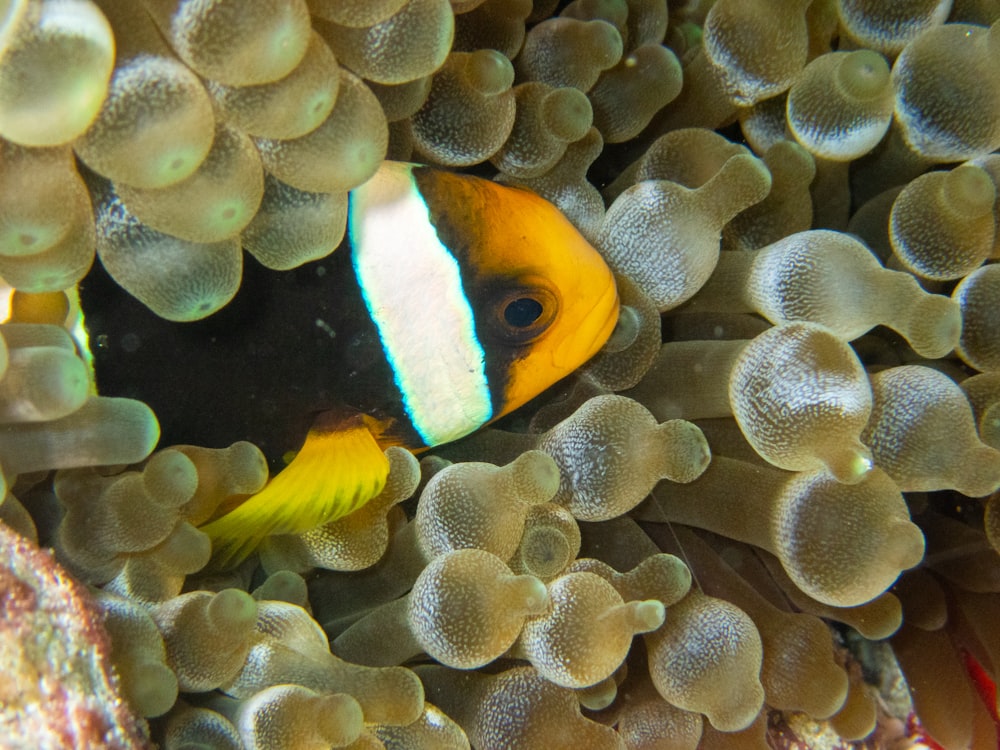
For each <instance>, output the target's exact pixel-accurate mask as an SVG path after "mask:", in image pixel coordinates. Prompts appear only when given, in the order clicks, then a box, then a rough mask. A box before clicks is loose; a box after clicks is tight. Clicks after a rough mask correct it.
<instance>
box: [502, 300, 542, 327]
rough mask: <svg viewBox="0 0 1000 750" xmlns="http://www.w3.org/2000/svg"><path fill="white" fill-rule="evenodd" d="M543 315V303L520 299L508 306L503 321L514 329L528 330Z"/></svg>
mask: <svg viewBox="0 0 1000 750" xmlns="http://www.w3.org/2000/svg"><path fill="white" fill-rule="evenodd" d="M541 315H542V303H541V302H539V301H538V300H536V299H532V298H531V297H518V298H517V299H516V300H513V301H511V302H509V303H508V304H507V307H506V308H504V311H503V319H504V320H506V321H507V323H508V324H510V325H512V326H513V327H514V328H527V327H528V326H530V325H531V324H532V323H534V322H535V321H536V320H538V319H539V318H540V317H541Z"/></svg>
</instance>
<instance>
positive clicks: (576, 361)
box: [554, 271, 620, 375]
mask: <svg viewBox="0 0 1000 750" xmlns="http://www.w3.org/2000/svg"><path fill="white" fill-rule="evenodd" d="M577 304H578V305H580V304H581V303H580V302H578V303H577ZM619 309H620V301H619V299H618V287H617V286H616V285H615V279H614V276H613V275H612V274H611V273H610V271H609V272H608V283H607V285H606V286H605V287H604V290H603V291H602V292H601V294H600V296H599V297H598V298H597V299H596V301H594V302H593V303H592V305H591V307H590V309H589V310H587V311H586V313H585V314H584V315H583V317H582V318H581V320H580V322H579V324H577V325H576V326H574V327H573V328H572V330H570V331H568V332H567V335H566V338H565V339H564V340H563V341H562V343H560V344H559V346H558V347H557V348H556V350H555V352H554V362H555V364H556V366H557V367H561V368H562V369H564V370H565V371H566V374H567V375H568V374H569V373H571V372H573V371H574V370H576V369H577V368H579V367H580V366H582V365H583V364H584V363H585V362H587V361H588V360H590V359H591V358H592V357H593V356H594V355H595V354H597V353H598V352H599V351H600V350H601V349H602V348H603V347H604V345H605V344H606V343H607V341H608V339H609V338H610V337H611V333H612V332H613V331H614V330H615V326H616V325H617V324H618V312H619Z"/></svg>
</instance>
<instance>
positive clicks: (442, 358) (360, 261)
mask: <svg viewBox="0 0 1000 750" xmlns="http://www.w3.org/2000/svg"><path fill="white" fill-rule="evenodd" d="M411 170H412V165H409V164H403V163H399V162H385V163H383V165H382V167H381V168H380V169H379V171H378V172H377V173H376V174H375V176H374V177H372V178H371V179H370V180H369V181H368V182H366V183H365V184H364V185H362V186H360V187H358V188H356V189H355V190H354V191H353V192H352V193H351V211H350V218H349V222H350V227H349V229H350V233H351V244H352V253H353V263H354V270H355V273H356V275H357V278H358V283H359V284H360V285H361V290H362V292H363V294H364V298H365V303H366V304H367V305H368V313H369V314H370V315H371V318H372V320H373V321H374V322H375V325H376V326H377V327H378V332H379V337H380V338H381V340H382V348H383V350H384V351H385V355H386V358H387V359H388V361H389V364H390V365H391V366H392V369H393V372H394V373H395V379H396V385H397V386H398V387H399V390H400V392H401V393H402V394H403V402H404V406H405V408H406V411H407V414H408V415H409V416H410V421H411V422H412V423H413V426H414V428H415V429H416V430H417V432H418V433H419V434H420V436H421V438H422V439H423V441H424V443H425V444H427V445H438V444H440V443H445V442H448V441H449V440H454V439H456V438H459V437H461V436H463V435H467V434H468V433H470V432H472V431H474V430H476V429H478V428H479V427H481V426H482V425H483V424H484V423H486V422H487V421H489V419H490V417H491V416H492V412H493V408H492V405H491V402H490V392H489V384H488V382H487V379H486V366H485V355H484V353H483V348H482V346H481V345H480V344H479V341H478V339H477V338H476V330H475V323H474V318H473V313H472V308H471V306H470V305H469V301H468V299H466V297H465V293H464V291H463V289H462V278H461V271H460V269H459V266H458V262H457V261H456V260H455V258H454V256H453V255H452V254H451V252H450V251H449V250H448V248H447V247H445V246H444V245H442V244H441V241H440V240H439V239H438V236H437V233H436V232H435V230H434V227H433V226H432V225H431V223H430V221H429V219H428V208H427V205H426V203H425V202H424V200H423V198H422V196H421V195H420V191H419V190H418V188H417V185H416V181H415V180H414V178H413V173H412V171H411Z"/></svg>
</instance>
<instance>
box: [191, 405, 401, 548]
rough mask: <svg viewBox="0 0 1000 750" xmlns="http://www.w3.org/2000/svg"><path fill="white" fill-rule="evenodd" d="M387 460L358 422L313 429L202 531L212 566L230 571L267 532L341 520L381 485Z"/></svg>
mask: <svg viewBox="0 0 1000 750" xmlns="http://www.w3.org/2000/svg"><path fill="white" fill-rule="evenodd" d="M388 473H389V461H388V459H386V457H385V453H383V451H382V448H381V447H380V446H379V444H378V442H377V441H376V440H375V437H374V436H373V435H372V433H371V431H370V430H369V429H368V427H366V426H365V424H364V421H363V420H362V419H354V420H351V421H350V422H348V423H341V424H340V425H338V427H337V428H336V429H333V430H330V429H325V428H324V429H320V428H315V427H314V428H313V429H312V430H310V431H309V434H308V436H307V437H306V441H305V444H304V445H303V446H302V449H301V450H300V451H299V452H298V453H297V454H296V456H295V458H294V459H292V462H291V463H290V464H289V465H288V466H287V467H285V468H284V469H283V470H282V471H281V472H279V473H278V474H277V475H276V476H274V477H273V478H272V479H271V481H270V482H268V483H267V485H266V486H265V487H264V489H262V490H261V491H260V492H258V493H257V494H256V495H252V496H251V497H249V498H248V499H247V500H246V501H245V502H243V503H242V504H241V505H239V506H237V507H236V508H234V509H233V510H232V511H230V512H229V513H227V514H226V515H224V516H222V517H220V518H217V519H216V520H214V521H212V522H210V523H208V524H206V525H205V526H202V527H201V530H202V531H204V532H205V533H206V534H208V536H209V537H210V538H211V539H212V548H213V562H214V564H215V565H216V566H218V567H229V566H232V565H235V564H237V563H239V562H241V561H242V560H243V559H245V558H246V557H247V556H248V555H249V554H250V553H251V552H253V551H254V549H256V548H257V546H258V545H259V544H260V543H261V542H262V541H263V540H264V538H265V537H267V536H269V535H271V534H299V533H302V532H305V531H308V530H310V529H314V528H316V527H317V526H320V525H322V524H324V523H329V522H330V521H333V520H335V519H337V518H340V517H342V516H346V515H347V514H348V513H350V512H352V511H354V510H356V509H357V508H359V507H361V506H362V505H364V504H365V503H366V502H368V501H369V500H371V499H372V498H373V497H375V496H376V495H377V494H378V493H380V492H381V491H382V488H383V487H384V486H385V480H386V476H387V475H388Z"/></svg>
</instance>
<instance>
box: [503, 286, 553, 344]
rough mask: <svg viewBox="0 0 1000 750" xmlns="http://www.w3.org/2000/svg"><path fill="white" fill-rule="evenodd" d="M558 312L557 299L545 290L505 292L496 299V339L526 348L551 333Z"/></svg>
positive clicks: (533, 289) (533, 287) (521, 288)
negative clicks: (524, 345) (530, 343)
mask: <svg viewBox="0 0 1000 750" xmlns="http://www.w3.org/2000/svg"><path fill="white" fill-rule="evenodd" d="M557 308H558V303H557V301H556V296H555V295H554V294H552V293H551V292H550V291H549V290H548V289H545V288H544V287H537V288H536V287H535V286H534V285H533V286H531V287H528V288H525V287H523V286H522V287H518V288H515V289H506V290H504V291H502V292H501V293H500V294H499V295H498V296H497V297H496V298H495V302H494V313H493V320H494V322H493V325H492V329H493V333H494V336H495V337H496V338H497V339H498V340H499V341H501V342H504V343H507V344H513V345H515V346H520V345H523V344H527V343H529V342H531V341H533V340H535V339H536V338H538V337H539V336H541V335H542V334H543V333H544V332H545V331H546V330H547V329H548V327H549V326H550V325H551V324H552V322H553V321H554V320H555V317H556V310H557Z"/></svg>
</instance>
